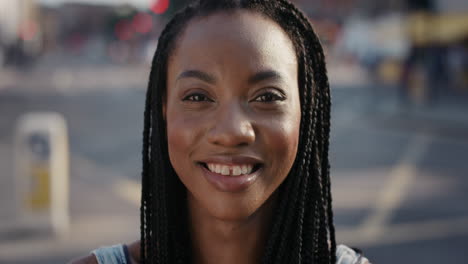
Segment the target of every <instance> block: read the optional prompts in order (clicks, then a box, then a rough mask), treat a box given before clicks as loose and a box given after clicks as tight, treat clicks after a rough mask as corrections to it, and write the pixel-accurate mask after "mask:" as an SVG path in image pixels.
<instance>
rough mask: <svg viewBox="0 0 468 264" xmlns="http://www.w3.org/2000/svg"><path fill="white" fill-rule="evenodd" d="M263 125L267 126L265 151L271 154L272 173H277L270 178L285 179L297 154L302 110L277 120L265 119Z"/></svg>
mask: <svg viewBox="0 0 468 264" xmlns="http://www.w3.org/2000/svg"><path fill="white" fill-rule="evenodd" d="M262 126H263V127H264V128H265V133H264V139H265V143H264V144H263V145H264V147H265V149H264V152H265V153H266V154H267V155H269V156H270V160H269V162H270V164H271V166H270V168H271V173H272V174H273V175H275V177H272V178H271V179H270V180H272V181H283V180H284V178H286V176H287V174H288V173H289V171H290V170H291V167H292V165H293V163H294V160H295V158H296V155H297V148H298V143H299V129H300V112H299V111H297V113H295V112H294V113H293V114H291V115H287V116H285V118H283V119H280V120H277V121H275V120H269V121H265V122H264V123H263V125H262Z"/></svg>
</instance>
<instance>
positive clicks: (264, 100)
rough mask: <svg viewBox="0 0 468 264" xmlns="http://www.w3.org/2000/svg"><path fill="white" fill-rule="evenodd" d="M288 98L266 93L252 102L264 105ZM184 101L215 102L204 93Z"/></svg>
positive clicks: (196, 94)
mask: <svg viewBox="0 0 468 264" xmlns="http://www.w3.org/2000/svg"><path fill="white" fill-rule="evenodd" d="M284 100H286V98H285V97H284V96H283V95H278V94H277V93H275V92H265V93H263V94H261V95H259V96H257V97H256V98H255V99H253V100H252V102H262V103H272V102H275V101H284ZM182 101H189V102H213V100H211V99H210V98H208V96H206V95H204V94H202V93H193V94H189V95H187V96H185V97H184V98H183V99H182Z"/></svg>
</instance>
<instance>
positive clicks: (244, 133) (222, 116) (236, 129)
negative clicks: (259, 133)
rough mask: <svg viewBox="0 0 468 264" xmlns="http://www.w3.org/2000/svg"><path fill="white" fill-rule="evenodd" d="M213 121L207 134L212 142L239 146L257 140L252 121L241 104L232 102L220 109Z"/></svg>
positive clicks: (220, 144)
mask: <svg viewBox="0 0 468 264" xmlns="http://www.w3.org/2000/svg"><path fill="white" fill-rule="evenodd" d="M213 121H214V122H213V126H212V127H211V129H210V130H209V131H208V135H207V137H208V141H209V142H210V143H211V144H214V145H219V146H224V147H238V146H247V145H250V144H252V143H253V142H254V141H255V131H254V128H253V126H252V122H251V120H250V119H249V118H248V116H247V114H246V113H245V111H243V109H242V107H241V106H240V105H239V104H236V103H231V104H229V105H226V106H225V107H222V108H220V109H218V111H217V114H216V118H215V120H213Z"/></svg>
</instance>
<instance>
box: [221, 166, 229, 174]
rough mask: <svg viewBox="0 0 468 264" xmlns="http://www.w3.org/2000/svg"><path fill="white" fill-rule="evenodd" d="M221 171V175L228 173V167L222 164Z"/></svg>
mask: <svg viewBox="0 0 468 264" xmlns="http://www.w3.org/2000/svg"><path fill="white" fill-rule="evenodd" d="M222 168H223V169H222V171H221V174H222V175H229V167H228V166H222Z"/></svg>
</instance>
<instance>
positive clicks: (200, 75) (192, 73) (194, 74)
mask: <svg viewBox="0 0 468 264" xmlns="http://www.w3.org/2000/svg"><path fill="white" fill-rule="evenodd" d="M183 78H196V79H200V80H202V81H204V82H207V83H211V84H214V83H215V82H216V78H215V77H214V76H212V75H210V74H208V73H206V72H202V71H198V70H188V71H184V72H182V73H181V74H180V75H179V76H178V77H177V80H180V79H183Z"/></svg>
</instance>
